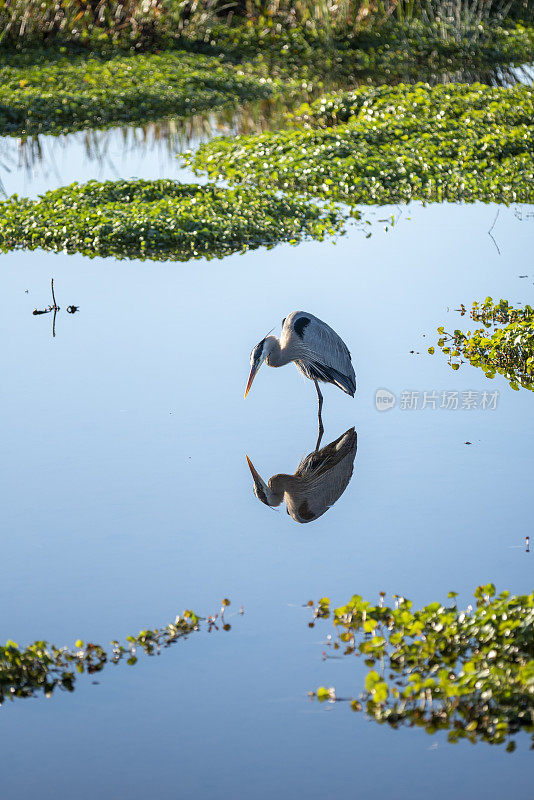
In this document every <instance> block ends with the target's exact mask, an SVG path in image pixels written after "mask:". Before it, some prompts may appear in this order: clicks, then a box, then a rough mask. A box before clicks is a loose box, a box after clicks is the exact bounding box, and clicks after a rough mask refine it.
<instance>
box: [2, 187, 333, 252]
mask: <svg viewBox="0 0 534 800" xmlns="http://www.w3.org/2000/svg"><path fill="white" fill-rule="evenodd" d="M341 229H342V220H341V217H340V216H339V214H338V213H337V212H336V211H335V210H333V209H327V208H319V207H318V206H316V205H313V204H311V203H309V202H307V201H305V200H301V199H298V198H295V197H287V196H285V197H281V196H277V195H275V194H273V193H269V192H263V191H259V190H257V189H254V188H252V187H244V188H243V187H241V188H236V189H221V188H218V187H214V186H200V185H198V184H183V183H179V182H178V181H172V180H154V181H144V180H134V181H106V182H103V183H98V182H97V181H90V182H89V183H87V184H82V185H80V184H77V183H73V184H71V185H70V186H66V187H62V188H60V189H56V190H55V191H50V192H47V193H46V194H44V195H42V196H41V197H39V198H38V199H37V200H30V199H27V198H22V197H18V196H17V195H13V196H12V197H10V198H9V199H8V200H7V201H5V202H2V203H0V249H1V250H4V251H5V250H11V249H15V248H18V247H26V248H29V249H35V248H37V247H43V248H45V249H47V250H54V251H66V252H69V253H74V252H81V253H83V254H84V255H88V256H91V257H93V256H115V257H116V258H151V259H169V260H176V261H187V260H189V259H192V258H213V257H219V258H222V257H223V256H225V255H228V254H229V253H234V252H236V251H244V250H247V249H253V248H256V247H260V246H261V245H266V246H273V245H275V244H277V243H278V242H288V241H289V242H291V243H296V242H298V241H299V240H300V239H302V238H305V237H313V238H314V239H318V240H321V239H323V237H324V236H325V235H327V234H334V233H337V232H341Z"/></svg>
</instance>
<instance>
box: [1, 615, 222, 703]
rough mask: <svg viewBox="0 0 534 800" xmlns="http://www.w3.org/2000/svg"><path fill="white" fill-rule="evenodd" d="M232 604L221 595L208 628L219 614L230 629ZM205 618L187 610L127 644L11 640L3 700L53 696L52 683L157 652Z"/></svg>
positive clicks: (66, 684)
mask: <svg viewBox="0 0 534 800" xmlns="http://www.w3.org/2000/svg"><path fill="white" fill-rule="evenodd" d="M229 605H230V601H229V600H226V599H225V600H223V603H222V607H221V611H220V613H219V614H216V615H215V616H214V617H211V616H210V617H209V618H208V619H207V620H206V622H207V628H208V630H209V631H211V630H212V629H213V628H215V629H217V630H218V628H219V626H218V624H217V619H219V624H220V625H221V627H222V628H223V630H225V631H227V630H230V628H231V625H230V624H229V623H228V622H227V621H226V620H225V618H224V610H225V608H226V607H227V606H229ZM201 621H203V617H199V616H197V615H196V614H195V612H194V611H184V612H183V614H181V615H179V616H177V617H176V619H175V620H174V622H171V623H169V624H168V625H166V626H165V627H164V628H159V629H158V628H155V630H153V631H152V630H143V631H141V632H140V633H138V634H137V636H127V637H126V644H120V643H119V642H118V641H112V642H111V647H110V649H109V650H108V651H106V649H105V648H104V647H102V646H101V645H99V644H94V643H87V644H84V643H83V642H82V641H81V640H78V641H77V642H76V643H75V645H74V647H56V646H55V645H53V644H49V643H48V642H44V641H38V642H34V643H33V644H31V645H29V646H28V647H26V648H20V647H19V645H18V644H17V643H16V642H13V641H8V642H6V644H5V645H4V646H0V706H1V705H2V704H3V703H4V702H5V701H6V700H14V699H15V698H16V697H19V698H21V697H35V696H36V695H38V694H40V693H43V694H44V695H45V696H46V697H50V695H51V694H52V693H53V691H54V689H62V690H63V691H67V692H72V691H74V688H75V683H76V678H77V675H79V674H82V673H83V672H87V673H88V674H89V675H94V674H95V673H97V672H101V671H102V670H103V669H104V667H105V665H106V664H108V663H109V664H118V663H119V661H122V660H123V659H124V658H125V659H126V661H127V663H128V664H129V665H130V666H133V665H134V664H136V663H137V655H136V651H137V649H141V650H143V652H144V653H145V654H146V655H148V656H154V655H159V654H160V652H161V650H162V648H166V647H170V645H172V644H174V643H175V642H177V641H178V640H179V639H186V638H187V637H188V636H190V634H191V633H193V632H195V631H199V630H200V623H201Z"/></svg>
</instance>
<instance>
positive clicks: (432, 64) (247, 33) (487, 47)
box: [180, 18, 534, 83]
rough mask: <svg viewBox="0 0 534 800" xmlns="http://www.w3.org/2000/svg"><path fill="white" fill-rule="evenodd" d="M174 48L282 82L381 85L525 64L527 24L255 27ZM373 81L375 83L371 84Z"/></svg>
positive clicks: (531, 29) (531, 32) (531, 40)
mask: <svg viewBox="0 0 534 800" xmlns="http://www.w3.org/2000/svg"><path fill="white" fill-rule="evenodd" d="M180 44H181V46H184V47H185V48H188V49H191V50H193V51H195V52H205V53H210V54H224V56H225V58H226V59H228V60H231V61H233V62H234V63H237V62H240V61H243V59H246V60H247V61H249V62H250V63H252V64H254V66H255V67H257V68H262V67H263V68H267V70H268V74H269V75H272V76H276V77H279V78H283V79H287V78H290V79H300V80H309V81H314V82H317V81H320V80H326V81H327V82H328V79H329V78H331V79H332V78H333V79H334V80H337V81H339V80H340V79H342V80H343V81H345V82H349V83H350V82H354V81H356V80H358V79H359V80H361V79H362V77H363V78H365V77H367V76H372V75H373V74H376V75H379V76H382V80H383V82H386V80H385V79H386V78H387V79H388V81H391V80H395V79H396V76H399V77H402V76H407V75H412V76H415V75H416V74H417V73H419V74H420V73H421V71H428V70H436V71H437V70H457V69H462V68H468V69H472V70H474V69H477V68H483V67H489V66H495V65H500V64H503V65H505V64H514V63H515V64H523V63H527V62H530V61H532V59H533V54H534V26H532V25H530V24H522V23H517V24H510V23H508V24H506V25H502V24H500V23H498V22H485V23H481V24H480V25H471V26H468V27H467V28H465V27H463V28H462V30H461V33H460V35H458V31H456V30H453V29H452V28H451V27H450V26H449V27H448V26H447V25H444V24H438V23H435V24H430V23H429V22H428V21H425V22H423V21H422V20H419V19H415V18H414V19H410V20H405V21H403V22H397V21H394V20H392V19H391V18H388V20H387V21H386V22H384V23H382V24H377V25H371V26H370V27H356V28H353V29H346V30H342V31H331V30H329V29H328V26H327V25H324V26H322V27H312V26H297V27H293V28H291V27H287V26H284V25H283V24H282V23H280V22H277V21H276V20H265V21H264V22H263V24H255V25H236V26H234V27H227V26H224V25H215V26H213V27H212V28H210V29H208V30H207V31H205V32H203V33H202V35H200V34H197V35H196V36H194V35H192V34H189V35H188V36H185V37H184V38H183V39H182V40H181V42H180ZM373 82H375V81H373Z"/></svg>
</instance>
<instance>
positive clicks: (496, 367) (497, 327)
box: [428, 297, 534, 391]
mask: <svg viewBox="0 0 534 800" xmlns="http://www.w3.org/2000/svg"><path fill="white" fill-rule="evenodd" d="M461 313H462V316H463V315H464V314H465V313H466V308H465V306H463V305H462V307H461ZM470 316H471V317H472V319H474V320H475V321H477V322H482V323H483V324H484V327H483V328H477V329H476V330H474V331H473V332H471V331H467V333H463V332H462V331H461V330H458V329H456V330H455V331H453V333H447V332H446V331H445V328H444V327H439V328H438V333H439V334H440V338H439V340H438V347H440V348H441V350H442V352H443V353H445V355H447V356H448V359H449V364H450V365H451V367H452V368H453V369H459V366H460V364H461V363H462V361H463V359H465V360H467V361H469V363H470V364H472V365H473V366H474V367H481V369H483V370H484V373H485V375H486V377H487V378H494V377H495V374H496V373H499V375H503V377H505V378H506V379H507V380H508V381H509V383H510V386H511V387H512V389H515V390H516V391H517V390H518V389H519V387H520V386H523V387H524V388H525V389H530V391H534V309H533V308H531V307H530V306H525V307H524V308H513V307H512V306H510V305H509V304H508V302H507V301H506V300H499V302H498V303H495V304H494V303H493V299H492V298H491V297H486V299H485V300H484V302H483V303H473V307H472V309H471V311H470ZM488 329H493V330H488ZM428 352H429V353H431V354H432V353H434V348H433V347H429V349H428Z"/></svg>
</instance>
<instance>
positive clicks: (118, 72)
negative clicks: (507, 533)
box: [0, 48, 273, 135]
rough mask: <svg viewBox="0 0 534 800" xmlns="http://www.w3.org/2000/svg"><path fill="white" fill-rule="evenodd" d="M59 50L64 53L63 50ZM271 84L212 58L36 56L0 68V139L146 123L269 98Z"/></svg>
mask: <svg viewBox="0 0 534 800" xmlns="http://www.w3.org/2000/svg"><path fill="white" fill-rule="evenodd" d="M63 49H65V48H63ZM272 93H273V82H272V81H271V80H270V79H269V78H268V77H265V76H263V75H260V74H254V73H253V72H252V71H251V70H250V69H248V71H246V68H240V67H238V66H234V65H233V64H228V63H227V64H223V63H222V62H221V60H220V59H219V58H215V57H211V56H206V55H200V54H195V53H186V52H183V51H169V52H164V53H160V54H157V53H155V54H152V53H151V54H122V55H120V54H119V55H114V56H112V57H108V58H106V57H102V56H99V55H97V54H95V53H93V54H90V55H89V56H87V55H80V54H72V53H70V54H67V53H61V52H60V51H51V52H47V51H43V52H41V53H40V54H39V51H37V52H34V53H30V54H19V55H13V56H12V57H9V58H6V56H5V55H4V57H3V58H2V61H1V62H0V134H17V135H19V134H23V133H26V134H30V133H32V134H33V133H39V132H49V133H59V132H67V131H71V130H76V129H79V128H84V127H94V126H104V125H109V124H112V123H118V122H146V121H148V120H151V119H155V118H158V117H163V116H168V115H170V114H175V115H184V114H194V113H196V112H198V111H203V110H205V109H211V108H216V107H220V106H223V105H225V104H228V103H231V104H234V105H235V104H236V103H238V102H239V101H244V100H254V99H260V98H264V97H269V96H270V95H271V94H272Z"/></svg>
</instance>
